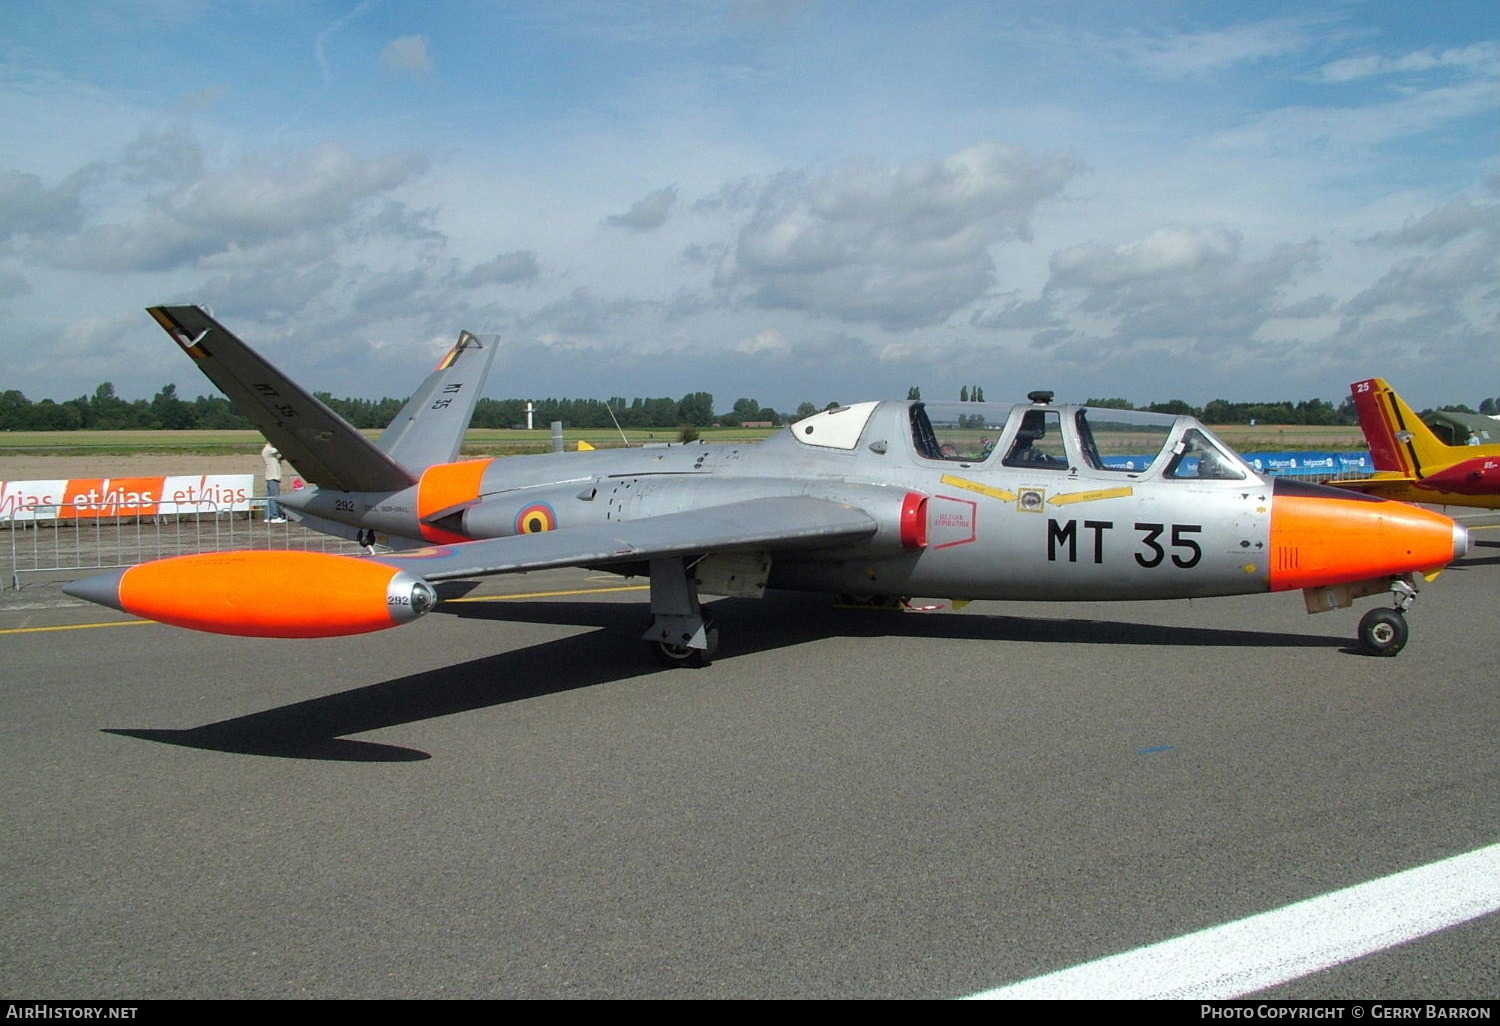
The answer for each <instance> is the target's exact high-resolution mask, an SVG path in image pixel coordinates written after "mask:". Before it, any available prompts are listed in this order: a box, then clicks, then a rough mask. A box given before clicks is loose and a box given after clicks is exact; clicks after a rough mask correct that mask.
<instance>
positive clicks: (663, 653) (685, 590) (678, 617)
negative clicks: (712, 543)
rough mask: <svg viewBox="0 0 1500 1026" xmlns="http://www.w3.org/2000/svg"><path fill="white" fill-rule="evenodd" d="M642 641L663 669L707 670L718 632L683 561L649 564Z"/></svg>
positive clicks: (716, 642)
mask: <svg viewBox="0 0 1500 1026" xmlns="http://www.w3.org/2000/svg"><path fill="white" fill-rule="evenodd" d="M641 637H642V639H643V640H644V641H645V642H646V646H647V648H649V649H650V650H651V655H652V657H653V658H654V659H655V660H656V661H657V662H658V663H660V664H661V665H662V666H665V667H667V668H668V669H675V668H677V667H679V666H691V667H695V668H696V667H700V666H707V665H708V664H709V663H710V662H712V661H713V656H714V652H715V650H717V649H718V647H719V628H718V627H716V626H715V625H714V622H713V618H712V617H711V616H709V615H707V614H706V613H704V612H703V607H702V606H701V605H700V604H699V602H698V582H697V580H696V579H695V578H694V577H693V576H692V574H691V571H690V570H689V569H688V566H687V563H686V562H685V561H684V560H683V559H682V557H680V556H678V557H674V558H671V559H653V560H652V561H651V626H650V627H649V628H647V629H646V633H645V634H643V635H642V636H641Z"/></svg>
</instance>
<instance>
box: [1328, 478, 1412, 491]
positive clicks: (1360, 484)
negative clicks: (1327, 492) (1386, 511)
mask: <svg viewBox="0 0 1500 1026" xmlns="http://www.w3.org/2000/svg"><path fill="white" fill-rule="evenodd" d="M1416 481H1417V479H1416V478H1414V477H1407V476H1406V475H1405V474H1391V475H1390V476H1389V477H1358V478H1349V479H1345V480H1341V481H1332V480H1331V481H1324V482H1323V483H1324V484H1326V485H1329V486H1331V487H1333V488H1347V489H1349V490H1350V491H1351V492H1378V491H1379V490H1380V489H1382V488H1389V487H1390V486H1391V485H1398V486H1399V485H1412V484H1416Z"/></svg>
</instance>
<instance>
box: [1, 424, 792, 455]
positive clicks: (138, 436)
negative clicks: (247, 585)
mask: <svg viewBox="0 0 1500 1026" xmlns="http://www.w3.org/2000/svg"><path fill="white" fill-rule="evenodd" d="M773 430H774V429H772V428H702V429H700V437H701V438H702V439H703V440H704V441H706V442H758V441H760V440H761V439H763V438H765V437H766V436H767V435H769V434H771V433H772V431H773ZM364 434H365V435H367V436H368V437H370V438H372V439H373V438H375V437H376V436H378V435H379V434H380V432H379V431H375V430H370V431H366V432H364ZM625 437H626V439H627V440H628V441H629V443H630V444H631V445H644V444H646V443H649V442H675V441H676V440H677V429H676V428H657V429H655V430H652V431H626V432H625ZM563 440H564V444H565V445H566V446H567V447H568V448H569V449H572V448H575V447H576V446H577V443H578V442H579V441H586V442H588V443H589V444H590V445H592V446H594V447H595V448H598V449H604V448H616V447H618V446H620V445H622V444H624V443H622V441H621V439H620V435H619V432H617V431H614V430H613V429H605V428H596V429H589V430H565V431H563ZM264 444H265V439H264V438H262V437H261V435H260V432H258V431H7V432H4V433H0V456H34V455H51V456H115V455H123V454H130V453H174V454H181V453H194V454H201V455H205V456H253V455H255V454H257V453H259V452H260V447H261V446H262V445H264ZM551 444H552V434H551V432H550V431H549V430H547V429H546V428H539V429H536V430H533V431H525V430H512V429H505V428H475V429H473V430H471V431H469V433H468V434H467V435H466V436H465V438H464V449H463V451H464V453H465V454H466V455H471V456H495V455H507V454H510V453H522V452H545V451H547V449H548V448H550V446H551Z"/></svg>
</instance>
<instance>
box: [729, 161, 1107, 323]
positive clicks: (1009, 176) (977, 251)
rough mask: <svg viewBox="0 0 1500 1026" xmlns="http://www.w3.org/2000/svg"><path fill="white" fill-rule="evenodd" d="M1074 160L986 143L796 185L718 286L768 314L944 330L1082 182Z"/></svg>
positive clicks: (755, 223)
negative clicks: (1041, 217)
mask: <svg viewBox="0 0 1500 1026" xmlns="http://www.w3.org/2000/svg"><path fill="white" fill-rule="evenodd" d="M1082 170H1083V166H1082V163H1081V162H1080V161H1078V160H1077V159H1076V158H1073V157H1067V156H1042V157H1037V156H1031V155H1029V154H1026V153H1023V152H1022V151H1020V150H1017V149H1014V148H1011V147H1006V146H1002V145H999V144H997V143H985V144H981V145H979V146H974V147H970V148H968V149H964V150H960V151H958V152H956V153H954V154H952V155H951V156H949V157H946V158H944V159H941V160H917V161H909V162H907V163H905V164H900V165H895V166H864V167H851V168H846V169H844V170H841V171H836V172H832V173H830V174H826V175H824V176H822V177H820V178H810V177H805V176H796V177H785V178H782V179H779V180H777V181H776V182H773V183H772V184H771V185H769V186H768V187H767V188H766V189H765V191H764V192H763V194H762V196H761V199H760V204H759V207H758V209H757V210H756V212H755V214H754V216H753V217H752V218H751V220H750V222H749V223H748V224H747V225H745V226H744V228H743V229H741V230H740V232H739V236H738V239H737V242H736V245H735V248H734V250H733V252H732V254H731V255H730V257H729V258H728V259H726V261H725V262H724V264H723V265H722V266H721V268H720V271H719V275H718V277H717V284H719V285H720V286H721V287H724V288H727V289H730V290H732V291H734V292H735V293H737V294H742V295H745V296H747V297H748V298H749V299H750V300H751V301H753V302H754V303H756V304H757V305H760V306H764V307H783V308H788V309H794V310H804V311H808V312H809V313H814V314H820V315H825V316H833V317H837V318H839V319H841V320H846V321H870V322H876V323H879V324H881V325H884V326H887V327H909V326H916V325H922V324H931V323H935V322H937V321H941V320H943V319H944V318H946V317H948V316H949V315H951V314H953V313H954V312H956V311H958V310H959V309H961V308H962V307H964V306H965V305H967V304H969V303H972V302H973V301H975V300H977V299H979V298H980V297H981V296H983V295H984V294H985V292H986V291H987V290H988V289H989V288H990V286H991V285H992V283H993V282H994V279H995V265H994V261H993V259H992V257H991V255H990V250H989V247H990V246H992V245H994V244H996V243H998V242H1002V241H1005V240H1011V239H1027V238H1029V237H1030V233H1031V225H1030V222H1031V218H1032V215H1033V214H1034V213H1035V211H1036V208H1037V207H1038V205H1040V204H1041V203H1042V202H1043V201H1045V200H1047V199H1049V198H1051V197H1054V196H1056V195H1057V194H1058V193H1059V192H1061V191H1062V189H1063V188H1064V187H1065V186H1066V185H1067V183H1068V182H1069V181H1070V180H1072V179H1073V178H1074V177H1076V176H1077V175H1078V174H1080V173H1081V172H1082Z"/></svg>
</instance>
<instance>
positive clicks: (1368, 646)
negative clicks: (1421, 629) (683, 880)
mask: <svg viewBox="0 0 1500 1026" xmlns="http://www.w3.org/2000/svg"><path fill="white" fill-rule="evenodd" d="M1410 632H1411V629H1410V628H1409V627H1407V626H1406V617H1404V616H1402V615H1401V611H1400V610H1399V609H1372V610H1370V611H1369V612H1368V613H1366V614H1365V615H1364V617H1363V618H1362V619H1361V620H1360V621H1359V647H1360V648H1361V649H1362V650H1363V651H1364V652H1365V654H1367V655H1373V656H1393V655H1395V654H1396V653H1397V652H1399V651H1401V650H1402V649H1403V648H1405V647H1406V638H1407V635H1408V634H1410Z"/></svg>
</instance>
